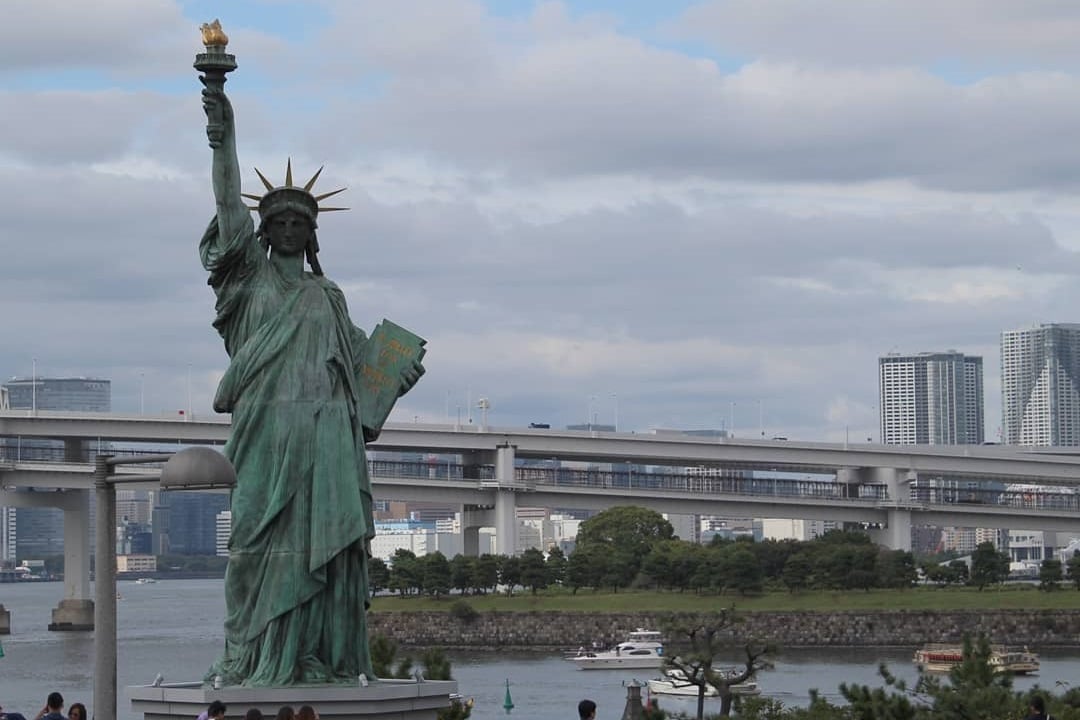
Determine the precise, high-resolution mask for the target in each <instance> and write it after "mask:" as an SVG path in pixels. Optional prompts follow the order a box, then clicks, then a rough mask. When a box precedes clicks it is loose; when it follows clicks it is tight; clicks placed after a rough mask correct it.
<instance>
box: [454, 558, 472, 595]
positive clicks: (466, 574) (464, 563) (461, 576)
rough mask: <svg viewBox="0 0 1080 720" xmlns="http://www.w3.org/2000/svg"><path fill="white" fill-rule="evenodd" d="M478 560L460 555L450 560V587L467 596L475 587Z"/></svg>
mask: <svg viewBox="0 0 1080 720" xmlns="http://www.w3.org/2000/svg"><path fill="white" fill-rule="evenodd" d="M476 562H477V558H474V557H469V556H468V555H462V554H461V553H458V554H457V555H455V556H454V557H453V558H452V559H451V560H450V587H452V588H453V589H455V590H460V591H461V594H462V595H464V594H466V593H467V592H468V591H469V590H470V589H471V588H472V587H473V578H475V577H476Z"/></svg>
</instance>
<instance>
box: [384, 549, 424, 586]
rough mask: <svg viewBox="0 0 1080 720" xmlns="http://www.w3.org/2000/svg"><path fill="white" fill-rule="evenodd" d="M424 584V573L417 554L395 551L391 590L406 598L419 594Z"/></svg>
mask: <svg viewBox="0 0 1080 720" xmlns="http://www.w3.org/2000/svg"><path fill="white" fill-rule="evenodd" d="M423 583H424V572H423V568H421V567H420V562H419V560H417V559H416V553H414V552H413V551H412V550H406V549H404V548H398V549H397V550H395V551H394V557H393V560H392V562H391V565H390V589H391V590H396V591H397V592H398V593H399V594H400V595H401V596H402V597H404V596H405V595H408V594H409V593H411V592H413V591H416V592H419V591H420V588H421V587H423Z"/></svg>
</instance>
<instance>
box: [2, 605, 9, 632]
mask: <svg viewBox="0 0 1080 720" xmlns="http://www.w3.org/2000/svg"><path fill="white" fill-rule="evenodd" d="M10 634H11V611H10V610H8V609H6V608H5V607H4V606H3V605H0V635H10Z"/></svg>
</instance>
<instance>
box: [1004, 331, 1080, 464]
mask: <svg viewBox="0 0 1080 720" xmlns="http://www.w3.org/2000/svg"><path fill="white" fill-rule="evenodd" d="M1001 431H1002V441H1003V442H1005V443H1008V444H1010V445H1080V324H1072V323H1070V324H1046V325H1037V326H1035V327H1032V328H1029V329H1027V330H1006V331H1005V332H1003V333H1001Z"/></svg>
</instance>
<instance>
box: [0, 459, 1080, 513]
mask: <svg viewBox="0 0 1080 720" xmlns="http://www.w3.org/2000/svg"><path fill="white" fill-rule="evenodd" d="M100 452H101V453H103V454H109V455H115V456H121V457H122V456H126V455H137V454H143V453H146V452H150V451H148V450H145V449H132V448H102V449H100ZM98 453H99V449H98V448H94V447H89V448H85V447H84V448H81V449H80V455H81V457H80V458H79V459H78V460H75V461H76V462H92V461H93V459H94V457H96V456H97V455H98ZM72 461H73V460H72V458H71V457H70V454H69V453H68V452H66V451H65V448H63V447H39V446H35V445H33V444H27V445H23V446H22V447H17V446H13V445H11V444H0V462H22V463H43V464H44V463H63V462H72ZM368 470H369V473H370V474H371V476H372V477H382V478H402V479H410V478H415V479H424V480H443V481H469V480H476V481H485V480H494V479H495V468H494V466H493V465H477V464H469V465H464V464H462V463H457V462H432V461H416V460H408V461H405V460H371V461H369V462H368ZM514 475H515V477H514V482H515V484H516V485H518V486H523V487H537V486H546V487H579V488H597V489H614V490H667V491H675V492H689V493H701V494H706V495H745V496H761V497H787V498H816V499H826V500H833V501H837V502H843V501H853V500H876V501H880V502H884V501H887V500H889V499H890V498H889V495H888V488H887V487H886V486H885V485H878V484H863V485H849V484H847V483H837V482H830V481H827V480H799V479H791V478H769V477H752V478H751V477H731V476H720V475H717V476H713V475H704V474H688V473H685V472H639V471H635V470H632V469H626V470H592V469H579V468H568V467H529V466H526V467H517V468H515V469H514ZM909 499H910V500H911V501H912V502H915V503H919V504H923V505H949V506H956V505H960V506H964V505H973V506H978V505H982V506H987V505H994V506H1006V507H1014V508H1024V509H1045V510H1065V511H1074V512H1080V493H1074V492H1070V491H1069V490H1068V489H1066V488H1058V489H1042V490H1036V489H1033V488H1024V489H1000V488H997V489H995V488H985V487H956V486H953V487H948V486H945V487H942V486H931V485H925V486H924V485H913V486H911V488H910V489H909Z"/></svg>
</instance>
